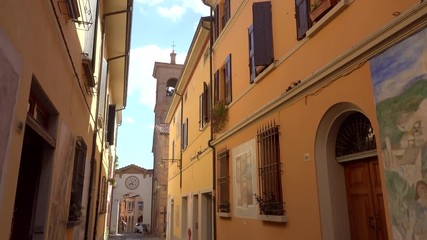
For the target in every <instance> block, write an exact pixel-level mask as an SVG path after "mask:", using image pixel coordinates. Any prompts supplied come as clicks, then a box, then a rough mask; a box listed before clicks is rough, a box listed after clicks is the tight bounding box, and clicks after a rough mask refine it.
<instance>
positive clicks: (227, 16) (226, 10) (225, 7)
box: [223, 0, 231, 26]
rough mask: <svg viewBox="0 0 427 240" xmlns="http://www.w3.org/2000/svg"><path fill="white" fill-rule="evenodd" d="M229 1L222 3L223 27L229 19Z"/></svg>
mask: <svg viewBox="0 0 427 240" xmlns="http://www.w3.org/2000/svg"><path fill="white" fill-rule="evenodd" d="M230 15H231V14H230V0H225V2H224V23H223V26H225V24H227V22H228V20H229V19H230Z"/></svg>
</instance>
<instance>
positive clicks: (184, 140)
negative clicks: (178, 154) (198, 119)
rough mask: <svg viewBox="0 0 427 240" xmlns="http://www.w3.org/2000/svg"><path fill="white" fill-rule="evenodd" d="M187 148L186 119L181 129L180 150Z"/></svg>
mask: <svg viewBox="0 0 427 240" xmlns="http://www.w3.org/2000/svg"><path fill="white" fill-rule="evenodd" d="M187 146H188V118H186V119H185V121H184V123H183V124H182V128H181V149H185V148H186V147H187Z"/></svg>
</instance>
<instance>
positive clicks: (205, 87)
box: [203, 82, 209, 125]
mask: <svg viewBox="0 0 427 240" xmlns="http://www.w3.org/2000/svg"><path fill="white" fill-rule="evenodd" d="M207 122H209V115H208V85H207V84H206V83H205V82H204V83H203V123H204V124H205V123H207ZM204 124H203V125H204Z"/></svg>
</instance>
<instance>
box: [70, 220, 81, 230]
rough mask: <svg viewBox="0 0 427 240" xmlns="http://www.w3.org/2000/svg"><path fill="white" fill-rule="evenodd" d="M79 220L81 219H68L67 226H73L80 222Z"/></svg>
mask: <svg viewBox="0 0 427 240" xmlns="http://www.w3.org/2000/svg"><path fill="white" fill-rule="evenodd" d="M81 221H82V220H81V219H79V220H68V221H67V228H72V227H75V226H77V225H79V224H80V223H81Z"/></svg>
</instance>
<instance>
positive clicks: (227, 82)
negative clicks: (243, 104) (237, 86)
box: [225, 54, 232, 104]
mask: <svg viewBox="0 0 427 240" xmlns="http://www.w3.org/2000/svg"><path fill="white" fill-rule="evenodd" d="M231 101H232V97H231V54H230V55H228V56H227V59H226V62H225V104H229V103H231Z"/></svg>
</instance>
